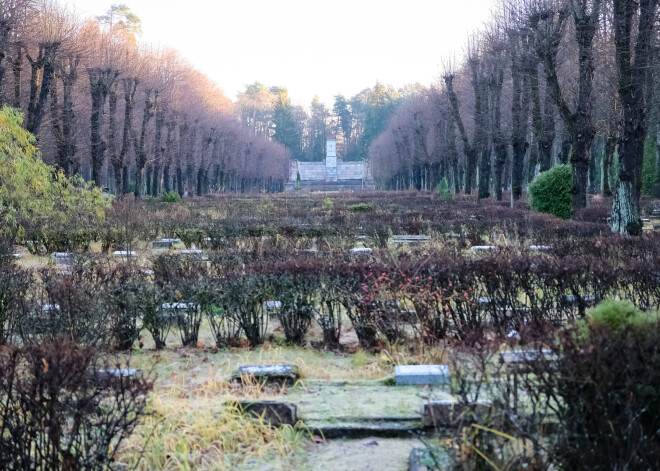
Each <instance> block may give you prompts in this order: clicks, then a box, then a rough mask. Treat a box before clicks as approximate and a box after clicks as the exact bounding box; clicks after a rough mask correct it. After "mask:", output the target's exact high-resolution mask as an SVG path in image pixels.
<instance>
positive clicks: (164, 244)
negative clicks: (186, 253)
mask: <svg viewBox="0 0 660 471" xmlns="http://www.w3.org/2000/svg"><path fill="white" fill-rule="evenodd" d="M151 246H152V248H154V249H171V248H172V247H173V246H174V242H172V241H170V240H165V239H161V240H155V241H153V242H152V244H151Z"/></svg>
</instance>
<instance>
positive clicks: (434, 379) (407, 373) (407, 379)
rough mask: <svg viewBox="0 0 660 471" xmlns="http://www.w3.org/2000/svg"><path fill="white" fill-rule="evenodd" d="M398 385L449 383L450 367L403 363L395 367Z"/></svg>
mask: <svg viewBox="0 0 660 471" xmlns="http://www.w3.org/2000/svg"><path fill="white" fill-rule="evenodd" d="M394 375H395V376H396V384H397V386H401V385H410V384H419V385H423V384H447V383H449V378H450V375H449V367H448V366H447V365H401V366H396V367H395V368H394Z"/></svg>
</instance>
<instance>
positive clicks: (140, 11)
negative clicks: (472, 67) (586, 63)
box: [59, 0, 494, 107]
mask: <svg viewBox="0 0 660 471" xmlns="http://www.w3.org/2000/svg"><path fill="white" fill-rule="evenodd" d="M59 1H60V3H61V4H63V5H68V6H70V7H73V8H75V10H76V11H77V12H78V13H79V14H80V15H81V16H83V17H88V16H98V15H101V14H103V13H105V12H106V11H107V10H108V8H109V6H110V5H111V4H112V3H126V4H127V5H128V7H129V8H130V9H131V10H132V11H133V12H134V13H135V14H137V15H138V16H139V17H140V19H141V20H142V30H143V33H144V34H143V36H142V38H141V39H142V41H145V42H148V43H151V44H155V45H161V46H167V47H171V48H173V49H176V50H178V51H179V52H180V53H181V55H182V56H183V57H184V58H185V59H187V60H188V61H189V62H190V63H192V64H193V66H194V67H195V68H197V69H198V70H200V71H201V72H203V73H204V74H206V75H207V76H209V77H210V78H211V79H212V80H214V81H215V82H216V83H217V84H218V85H219V86H220V87H221V88H222V89H223V90H224V92H225V94H226V95H227V96H228V97H229V98H230V99H232V100H235V98H236V95H237V93H239V92H240V91H242V90H244V89H245V85H247V84H249V83H253V82H255V81H259V82H262V83H264V84H265V85H267V86H272V85H281V86H284V87H287V88H288V90H289V95H290V97H291V98H292V100H293V102H294V104H300V105H304V106H307V105H309V103H310V101H311V99H312V97H313V96H314V95H319V97H320V98H321V101H323V102H324V103H326V104H327V105H328V106H329V107H331V106H332V103H333V101H334V99H333V96H334V95H337V94H339V93H342V94H344V95H346V96H347V97H350V96H352V95H354V94H356V93H357V92H359V91H360V90H362V89H364V88H367V87H371V86H373V85H374V84H375V83H376V80H379V81H380V82H381V83H384V84H387V85H393V86H394V87H396V88H400V87H403V86H404V85H405V84H409V83H415V82H420V83H422V84H424V85H430V84H431V83H432V82H434V81H435V80H436V79H437V78H438V76H439V75H440V72H441V63H442V61H443V59H446V58H447V57H454V56H458V57H460V56H462V53H463V48H464V45H465V42H466V39H467V37H468V35H469V34H470V33H471V32H473V31H475V30H477V29H478V28H480V27H481V25H483V23H484V22H485V21H486V20H487V19H488V17H489V16H490V14H489V12H490V9H491V6H492V5H493V3H494V0H333V1H326V0H306V1H305V0H270V1H267V0H243V1H239V0H184V1H181V0H114V1H113V0H59Z"/></svg>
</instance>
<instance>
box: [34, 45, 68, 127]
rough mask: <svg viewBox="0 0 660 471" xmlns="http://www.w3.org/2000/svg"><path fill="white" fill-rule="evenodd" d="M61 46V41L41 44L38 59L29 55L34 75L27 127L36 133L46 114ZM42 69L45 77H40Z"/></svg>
mask: <svg viewBox="0 0 660 471" xmlns="http://www.w3.org/2000/svg"><path fill="white" fill-rule="evenodd" d="M59 47H60V43H59V42H51V43H45V44H40V45H39V55H38V56H37V59H34V60H33V59H32V58H31V57H30V55H29V54H28V56H27V57H28V60H29V61H30V65H31V67H32V76H31V77H30V103H29V105H28V116H27V126H26V129H27V130H28V131H30V132H31V133H32V134H34V135H37V134H38V133H39V128H40V127H41V121H42V120H43V117H44V115H45V114H46V105H47V102H48V96H49V95H50V88H51V86H52V84H53V79H54V77H55V56H56V54H57V50H58V49H59ZM42 70H43V77H40V74H41V72H42ZM40 79H41V80H40ZM37 95H38V98H37Z"/></svg>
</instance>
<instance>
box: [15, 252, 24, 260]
mask: <svg viewBox="0 0 660 471" xmlns="http://www.w3.org/2000/svg"><path fill="white" fill-rule="evenodd" d="M14 258H16V259H21V258H23V254H22V253H15V254H14Z"/></svg>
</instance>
